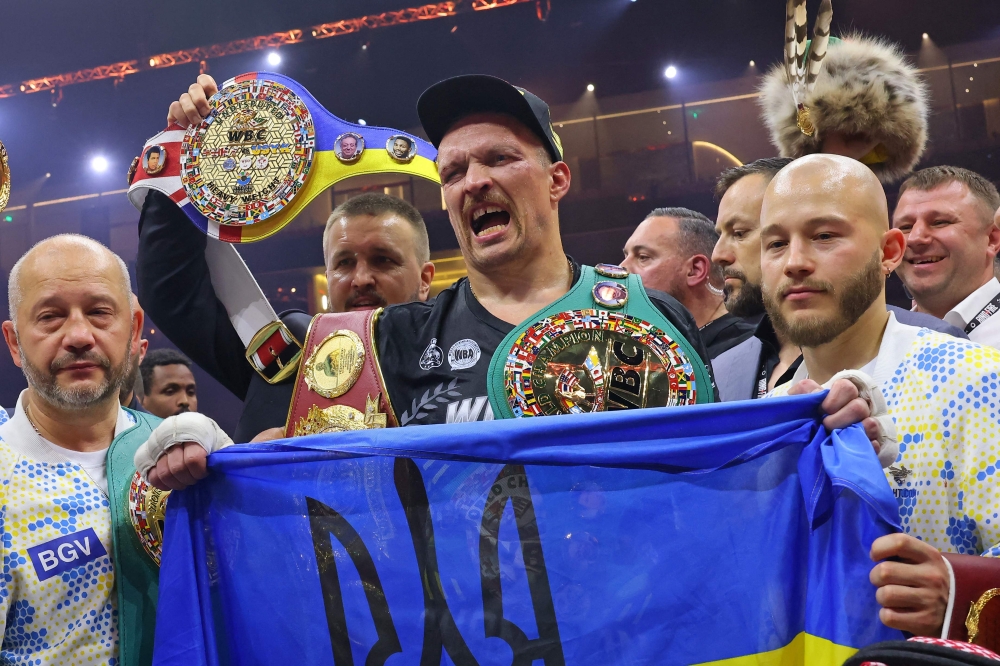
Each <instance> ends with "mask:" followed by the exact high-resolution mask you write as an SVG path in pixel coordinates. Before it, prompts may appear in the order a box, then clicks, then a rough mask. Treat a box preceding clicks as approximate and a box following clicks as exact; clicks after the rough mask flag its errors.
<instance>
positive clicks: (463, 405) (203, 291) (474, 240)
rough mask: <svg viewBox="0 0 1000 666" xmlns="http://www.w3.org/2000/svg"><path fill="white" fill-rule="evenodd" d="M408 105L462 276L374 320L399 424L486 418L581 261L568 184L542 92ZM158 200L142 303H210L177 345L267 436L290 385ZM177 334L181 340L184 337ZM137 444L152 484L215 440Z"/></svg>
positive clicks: (432, 96) (147, 228) (661, 301)
mask: <svg viewBox="0 0 1000 666" xmlns="http://www.w3.org/2000/svg"><path fill="white" fill-rule="evenodd" d="M417 110H418V113H419V115H420V120H421V122H422V124H423V126H424V129H425V131H426V132H427V134H428V137H429V138H430V141H431V143H433V144H434V145H435V146H437V147H438V150H439V152H438V156H437V164H438V171H439V174H440V176H441V181H442V187H443V192H444V199H445V203H446V205H447V208H448V214H449V218H450V220H451V223H452V228H453V230H454V231H455V235H456V237H457V238H458V242H459V246H460V247H461V250H462V255H463V257H464V259H465V262H466V265H467V267H468V271H469V277H468V278H467V279H462V280H459V281H458V282H457V283H456V284H455V285H453V286H452V287H450V288H449V289H446V290H445V291H444V292H442V293H441V294H439V295H438V296H437V297H436V298H435V299H432V300H431V301H429V302H426V303H407V304H402V305H395V306H390V307H387V308H386V309H385V311H384V312H383V313H382V315H381V317H380V318H379V320H378V328H377V331H376V334H375V347H376V351H377V353H378V356H379V361H380V365H381V371H382V374H383V376H384V379H385V387H386V390H387V392H388V394H389V399H390V404H391V408H392V410H393V412H394V413H395V414H396V416H397V419H398V421H399V424H400V425H401V426H410V425H421V424H431V423H449V422H459V421H485V420H491V419H492V418H493V417H494V415H493V411H492V409H491V408H490V406H489V398H488V394H487V375H488V367H489V362H490V359H491V358H492V356H493V354H494V352H495V351H496V349H497V347H498V345H499V344H500V342H501V341H502V340H503V338H504V337H505V336H506V334H507V333H508V332H510V331H511V330H513V328H514V327H515V326H516V325H517V324H519V323H520V322H522V321H524V320H526V319H527V318H528V317H530V316H531V315H532V314H534V313H536V312H538V311H539V310H540V309H542V308H544V307H545V306H547V305H549V304H550V303H552V302H554V301H556V300H557V299H559V298H560V297H561V296H563V295H564V294H566V293H567V292H568V291H569V290H570V288H571V287H572V286H573V285H574V284H575V283H576V281H577V280H578V279H580V268H579V266H578V265H577V264H576V262H574V261H573V260H572V259H571V258H569V257H567V256H566V255H565V253H564V252H563V248H562V240H561V237H560V234H559V202H560V200H561V199H562V198H563V197H564V196H565V195H566V193H567V192H568V191H569V187H570V171H569V167H568V166H567V165H566V163H565V162H564V161H562V157H563V156H562V149H561V145H560V143H559V140H558V137H557V136H556V135H555V133H554V132H553V130H552V124H551V120H550V117H549V109H548V106H547V105H546V104H545V102H543V101H542V100H541V99H539V98H538V97H535V96H534V95H532V94H531V93H529V92H528V91H525V90H522V89H519V88H515V87H514V86H511V85H510V84H508V83H507V82H505V81H502V80H500V79H496V78H493V77H489V76H463V77H457V78H454V79H449V80H447V81H443V82H441V83H438V84H436V85H435V86H432V87H431V88H430V89H428V90H427V91H425V92H424V94H423V95H422V96H421V98H420V101H419V102H418V105H417ZM205 112H206V113H207V107H205ZM167 203H169V202H167V201H164V200H163V197H161V196H159V195H157V194H156V193H153V194H151V195H150V197H149V199H147V202H146V206H145V207H144V210H143V220H142V230H141V233H140V270H139V280H140V289H144V287H143V282H146V283H147V285H148V287H149V288H148V293H147V292H144V295H143V300H144V302H146V303H148V304H149V305H148V306H147V309H148V310H149V311H150V312H151V314H152V316H153V317H154V318H155V317H157V312H158V311H159V308H160V307H161V306H162V307H164V309H169V308H173V309H172V311H173V312H177V309H176V306H173V305H168V304H167V303H173V302H176V301H184V302H185V303H186V304H187V308H188V310H189V311H194V312H198V311H205V315H204V317H203V318H204V319H209V318H211V323H210V325H208V326H204V325H203V326H202V329H201V332H200V333H199V334H198V335H189V336H188V337H187V339H186V343H187V345H188V346H195V347H198V346H201V345H204V344H205V340H206V339H207V340H211V341H214V343H215V347H214V350H215V354H216V356H217V359H218V363H217V364H215V365H214V366H212V369H209V372H212V371H213V370H216V371H219V370H222V376H221V377H220V381H223V383H224V384H226V385H227V386H233V387H235V388H236V389H237V390H243V391H246V396H247V399H246V402H245V406H244V413H243V417H242V418H241V422H240V426H239V429H238V430H237V437H236V439H237V441H243V440H246V439H248V438H249V437H250V436H254V435H256V434H257V433H258V432H261V431H262V430H265V429H270V432H269V433H266V434H265V435H264V438H276V437H280V436H281V434H280V432H279V431H277V428H280V427H281V426H282V425H283V424H284V423H285V420H286V418H287V415H288V404H289V401H290V397H289V396H290V394H291V389H292V387H291V382H286V383H285V384H284V385H282V384H277V385H269V384H266V383H264V382H263V380H261V379H260V378H258V377H256V376H253V375H252V374H251V373H250V372H249V371H242V370H240V369H238V367H237V366H238V365H239V361H241V360H242V354H243V352H242V349H241V347H240V346H239V343H238V340H236V336H235V333H234V332H233V331H232V330H231V326H230V325H229V322H228V320H227V319H226V317H225V316H224V312H223V311H222V307H221V305H220V304H219V303H218V301H217V299H216V298H215V297H214V294H213V293H212V291H211V281H210V280H209V279H208V275H207V269H206V268H205V267H204V266H202V264H204V257H203V248H204V245H203V244H204V241H203V240H202V241H200V243H201V245H200V247H201V248H202V250H201V251H200V252H198V251H197V250H198V247H199V243H198V241H196V240H195V239H194V237H193V236H190V234H185V233H183V232H181V228H182V227H183V229H186V230H191V225H190V224H189V223H188V222H187V220H186V219H185V218H184V216H183V214H181V213H180V212H179V211H177V212H174V211H172V210H170V209H169V208H168V207H167V206H166V204H167ZM174 227H176V229H175V228H174ZM178 232H181V233H178ZM182 236H185V237H187V239H188V245H187V247H184V248H182V247H181V244H180V243H179V242H178V239H179V238H181V237H182ZM153 239H156V241H157V244H158V245H160V246H171V247H170V248H169V249H170V251H171V252H172V253H173V254H181V255H183V254H185V253H187V254H188V255H193V258H191V259H190V260H189V261H188V262H187V265H188V266H189V267H191V266H192V264H197V266H195V269H196V270H198V272H199V273H201V274H202V275H203V276H204V277H203V278H202V279H201V280H200V282H199V284H197V285H196V293H197V298H198V300H194V299H193V298H192V297H191V296H190V295H187V296H186V297H185V295H178V294H176V293H173V292H169V291H168V290H164V289H162V288H156V281H155V279H153V277H152V276H153V275H154V273H153V272H152V271H149V270H148V268H149V267H148V266H147V267H146V269H144V268H143V264H142V262H143V261H144V259H145V260H148V259H150V258H151V257H152V256H153V255H155V254H156V253H157V252H156V250H161V251H166V250H167V249H168V248H166V247H163V248H162V249H161V248H156V247H153V246H152V245H153V244H152V243H151V242H150V241H151V240H153ZM144 248H145V249H144ZM192 249H193V250H195V251H194V252H192ZM167 265H169V264H166V265H162V266H161V270H166V267H167ZM649 296H650V298H651V300H652V302H653V303H654V305H655V307H656V308H657V309H658V310H659V311H660V312H661V313H662V314H663V315H664V316H665V317H666V318H667V319H668V320H669V321H670V323H671V324H672V325H673V326H674V327H675V328H676V329H677V330H678V331H679V332H680V334H681V335H683V336H684V337H685V338H687V340H688V341H689V342H690V343H691V345H692V347H693V348H694V350H695V353H696V355H697V356H698V358H691V359H690V362H691V363H692V364H696V363H702V364H706V361H707V359H708V355H707V353H706V351H705V348H704V345H703V344H702V342H701V339H700V336H699V335H698V329H697V326H696V325H695V322H694V318H693V317H692V316H691V314H690V313H689V312H688V311H687V310H686V309H685V308H684V307H683V306H682V305H680V303H678V302H677V301H676V300H675V299H674V298H673V297H671V296H669V295H667V294H663V293H659V292H649ZM164 302H167V303H164ZM188 316H189V317H190V315H188ZM299 316H302V315H299ZM199 318H202V317H199ZM293 332H294V329H293ZM226 340H228V343H225V344H220V342H224V341H226ZM175 343H177V344H178V346H179V347H181V348H184V347H185V344H182V342H181V341H178V340H175ZM244 363H245V361H244ZM706 367H707V364H706ZM206 369H208V368H206ZM237 380H238V381H237ZM227 382H228V383H227ZM248 383H249V390H247V389H246V387H247V384H248ZM713 388H714V387H713ZM841 388H843V387H841ZM852 388H853V387H852ZM837 395H838V397H837V398H835V401H836V402H837V404H836V405H835V406H834V408H833V411H839V414H838V418H842V419H843V418H846V419H847V420H846V421H837V423H838V424H841V425H845V424H847V423H853V422H856V421H858V420H859V416H860V417H866V416H868V409H867V406H866V405H864V404H863V403H861V401H860V399H856V398H857V390H856V389H855V390H854V393H853V395H851V394H850V393H849V391H840V392H838V394H837ZM841 398H842V399H841ZM828 402H829V401H828ZM859 403H861V405H859ZM845 406H847V408H846V410H840V408H841V407H845ZM859 409H860V411H858V410H859ZM830 418H833V417H830ZM831 423H833V422H831ZM828 425H830V424H828ZM866 426H867V428H868V430H869V432H870V433H876V432H877V425H876V424H874V422H872V423H870V424H869V423H866ZM831 427H834V426H832V425H831ZM836 427H840V425H838V426H836ZM254 429H258V430H256V431H254ZM871 436H872V437H873V438H874V437H876V435H875V434H872V435H871ZM154 439H155V438H154ZM174 444H178V445H176V446H174ZM171 446H173V448H170V447H171ZM144 447H147V448H149V449H150V450H149V451H148V452H147V457H148V459H150V460H157V461H158V462H156V463H155V465H154V466H153V467H152V468H151V470H150V471H149V481H150V482H151V483H152V484H153V485H155V486H156V487H159V488H163V489H168V488H169V489H177V488H183V487H186V486H188V485H191V484H192V483H194V482H195V481H196V480H197V479H199V478H204V476H205V474H206V473H207V472H206V468H205V455H206V450H207V449H209V448H211V447H210V446H209V445H208V444H205V443H204V442H202V443H198V442H192V441H186V442H172V441H157V442H155V445H154V442H153V439H151V441H150V442H147V444H146V445H144ZM168 449H169V450H168Z"/></svg>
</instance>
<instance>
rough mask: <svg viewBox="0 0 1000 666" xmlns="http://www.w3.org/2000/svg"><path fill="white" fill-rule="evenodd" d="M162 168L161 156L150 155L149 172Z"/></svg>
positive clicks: (157, 154) (156, 154)
mask: <svg viewBox="0 0 1000 666" xmlns="http://www.w3.org/2000/svg"><path fill="white" fill-rule="evenodd" d="M158 166H160V154H159V153H150V154H149V159H148V160H147V167H146V168H147V170H149V171H156V168H157V167H158Z"/></svg>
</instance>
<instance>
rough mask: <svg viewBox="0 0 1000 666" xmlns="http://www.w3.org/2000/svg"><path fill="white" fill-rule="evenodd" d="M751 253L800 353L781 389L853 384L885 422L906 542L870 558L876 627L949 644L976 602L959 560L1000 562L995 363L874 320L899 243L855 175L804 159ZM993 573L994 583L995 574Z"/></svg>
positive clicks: (779, 326) (766, 203)
mask: <svg viewBox="0 0 1000 666" xmlns="http://www.w3.org/2000/svg"><path fill="white" fill-rule="evenodd" d="M760 239H761V247H762V252H761V276H762V286H763V295H764V303H765V306H766V308H767V312H768V315H769V317H770V319H771V321H772V322H773V324H774V328H775V330H776V331H780V332H781V334H782V335H783V336H784V337H785V338H786V339H787V340H789V341H790V342H791V343H792V344H795V345H798V346H799V347H801V348H802V354H803V361H802V364H801V365H800V366H799V368H798V370H796V371H795V374H794V377H793V379H792V381H793V382H801V381H804V380H805V381H807V387H808V386H810V385H811V387H812V388H817V387H818V386H819V385H821V384H824V383H826V382H828V381H829V380H830V379H831V378H832V377H833V376H834V375H836V374H837V373H838V372H840V371H842V370H849V369H855V370H861V371H862V372H864V373H866V374H868V375H871V376H872V377H873V378H874V380H875V383H876V384H877V385H878V386H880V387H881V389H882V392H883V393H884V395H885V398H886V401H887V402H888V405H889V414H890V415H891V416H892V417H893V419H894V421H895V422H896V427H897V431H898V439H899V443H900V444H899V455H898V457H897V459H896V463H895V464H894V465H893V466H892V467H890V468H889V469H888V470H887V472H886V477H887V480H888V481H889V483H890V485H891V486H892V488H893V490H894V492H895V494H896V496H897V498H898V500H899V515H900V522H901V523H902V526H903V531H904V533H903V534H892V535H888V536H884V537H881V538H879V539H877V540H876V541H875V542H874V543H873V545H872V552H871V556H872V559H873V560H875V561H876V562H878V564H876V566H875V567H874V568H873V569H872V572H871V581H872V583H873V584H874V585H875V586H876V587H877V588H878V589H877V592H876V596H877V598H878V600H879V603H880V604H881V605H882V606H883V609H882V610H881V611H880V618H881V620H882V622H884V623H885V624H886V625H888V626H891V627H895V628H897V629H901V630H904V631H908V632H911V633H914V634H920V635H925V636H937V635H941V634H942V631H943V632H944V634H945V635H946V636H947V633H948V631H949V621H951V622H953V623H952V626H951V629H952V630H954V629H955V628H956V627H961V626H962V620H964V616H965V612H966V609H967V608H968V607H969V606H968V602H969V601H970V600H975V599H976V598H978V594H975V595H974V596H970V594H971V593H970V589H972V588H971V587H970V586H971V585H973V581H972V579H971V577H970V575H969V571H970V569H969V567H972V568H975V567H979V566H981V564H982V561H981V559H980V558H977V557H960V556H958V555H957V554H962V555H965V556H970V555H988V556H997V555H1000V523H997V522H996V521H995V520H991V518H992V517H993V514H994V512H995V511H996V498H997V496H998V493H1000V467H997V466H996V460H997V458H998V456H1000V449H998V447H997V442H998V441H1000V424H998V421H997V419H996V412H997V411H998V410H1000V399H998V398H997V391H996V389H995V388H991V384H992V386H993V387H995V386H996V384H997V377H998V375H1000V351H997V350H995V349H993V348H991V347H983V346H980V345H978V344H976V343H974V342H970V341H965V340H958V339H955V338H953V337H951V336H947V335H943V334H940V333H936V332H933V331H930V330H929V329H924V328H918V327H915V326H908V325H906V324H902V323H900V322H899V321H898V320H897V318H896V316H895V314H894V313H892V312H890V311H888V310H887V309H886V304H885V278H886V276H887V275H889V273H891V272H892V271H893V270H894V269H895V268H896V267H897V266H898V265H899V263H900V261H902V259H903V253H904V250H905V246H906V243H905V239H904V237H903V234H902V232H901V231H899V230H898V229H890V228H889V216H888V206H887V203H886V198H885V193H884V192H883V190H882V186H881V184H880V183H879V181H878V178H876V176H875V175H874V174H873V173H872V171H871V170H870V169H868V168H867V167H866V166H865V165H863V164H861V163H860V162H857V161H855V160H852V159H850V158H847V157H841V156H836V155H810V156H807V157H803V158H801V159H799V160H797V161H795V162H794V163H792V164H790V165H789V166H787V167H785V168H784V169H783V170H781V171H780V172H779V173H778V174H777V175H776V176H774V178H773V180H772V181H771V183H770V185H768V187H767V190H766V192H765V195H764V200H763V206H762V208H761V230H760ZM791 385H792V382H789V383H786V384H783V385H781V386H779V387H777V388H776V389H775V390H774V392H773V393H774V395H784V394H785V393H787V392H788V389H789V388H790V387H791ZM942 552H945V553H949V556H948V557H949V560H950V564H949V561H948V560H946V559H945V558H944V557H942V554H941V553H942ZM991 570H992V572H993V573H992V575H993V576H994V578H993V580H994V582H995V580H996V578H995V576H996V575H997V574H1000V568H996V567H994V568H992V569H991ZM991 587H992V585H991ZM981 591H982V590H980V592H981ZM952 608H954V610H955V612H954V614H952V613H951V609H952ZM959 616H961V617H959ZM961 636H964V634H961ZM961 636H960V637H961Z"/></svg>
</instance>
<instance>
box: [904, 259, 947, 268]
mask: <svg viewBox="0 0 1000 666" xmlns="http://www.w3.org/2000/svg"><path fill="white" fill-rule="evenodd" d="M942 259H944V257H913V258H911V259H907V260H906V261H907V263H910V264H913V265H914V266H922V265H924V264H936V263H937V262H939V261H941V260H942Z"/></svg>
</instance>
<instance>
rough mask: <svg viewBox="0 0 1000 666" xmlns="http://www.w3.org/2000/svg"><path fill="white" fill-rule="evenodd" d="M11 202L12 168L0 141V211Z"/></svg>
mask: <svg viewBox="0 0 1000 666" xmlns="http://www.w3.org/2000/svg"><path fill="white" fill-rule="evenodd" d="M8 201H10V167H8V166H7V149H6V148H4V146H3V142H2V141H0V210H3V209H4V208H6V207H7V202H8Z"/></svg>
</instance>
